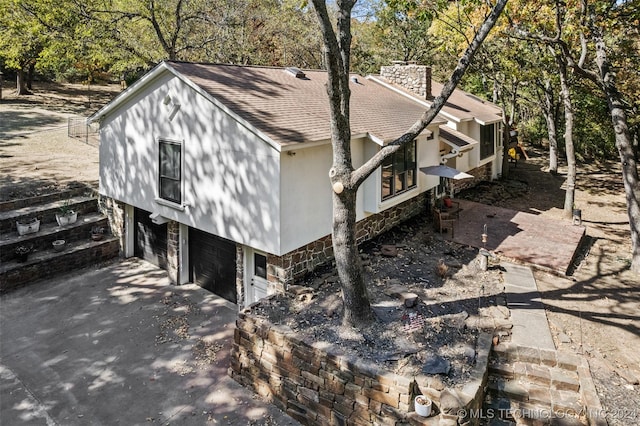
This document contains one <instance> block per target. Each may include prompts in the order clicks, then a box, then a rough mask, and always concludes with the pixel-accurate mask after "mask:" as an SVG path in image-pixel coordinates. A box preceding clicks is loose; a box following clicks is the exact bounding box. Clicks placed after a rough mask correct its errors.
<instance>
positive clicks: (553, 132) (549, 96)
mask: <svg viewBox="0 0 640 426" xmlns="http://www.w3.org/2000/svg"><path fill="white" fill-rule="evenodd" d="M543 93H544V102H543V104H542V112H543V114H544V120H545V122H546V123H547V138H548V139H549V173H551V174H554V175H555V174H556V173H558V131H557V129H556V105H555V101H554V96H553V88H552V87H551V81H549V80H547V81H545V84H544V89H543Z"/></svg>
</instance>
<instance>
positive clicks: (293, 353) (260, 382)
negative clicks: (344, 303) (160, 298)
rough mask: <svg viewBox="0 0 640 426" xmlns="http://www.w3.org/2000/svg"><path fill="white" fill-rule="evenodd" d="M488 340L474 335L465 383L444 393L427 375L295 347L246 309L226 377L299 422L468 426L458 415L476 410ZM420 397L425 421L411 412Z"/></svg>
mask: <svg viewBox="0 0 640 426" xmlns="http://www.w3.org/2000/svg"><path fill="white" fill-rule="evenodd" d="M491 339H492V334H490V333H486V332H485V333H481V334H480V336H479V337H478V342H477V345H476V353H477V355H476V363H475V366H474V367H473V369H472V370H471V375H470V381H469V382H468V383H466V384H465V385H464V386H461V387H460V388H459V389H449V388H445V387H444V386H443V385H442V382H441V381H440V380H439V379H438V378H437V377H435V376H402V375H398V374H395V373H393V372H390V371H387V370H384V369H382V368H380V367H379V364H377V363H374V362H369V361H365V360H362V359H358V358H354V357H351V356H347V355H344V354H343V353H342V352H341V350H340V348H338V347H335V346H332V345H330V344H328V343H325V342H307V341H303V340H302V339H301V338H300V337H299V336H298V335H297V334H296V333H294V332H293V331H291V330H290V329H289V328H288V327H285V326H279V325H274V324H271V323H269V322H267V321H266V320H264V319H262V318H258V317H256V316H254V315H252V313H251V310H250V308H249V309H247V310H246V311H245V312H241V313H240V314H239V316H238V320H237V322H236V330H235V338H234V344H233V348H232V351H231V367H230V369H229V374H230V375H231V377H233V378H234V379H235V380H236V381H238V382H239V383H240V384H242V385H244V386H246V387H249V388H251V389H253V390H254V391H255V392H256V393H258V394H259V395H261V396H263V397H265V398H267V399H268V400H269V401H270V402H271V403H273V404H274V405H276V406H277V407H279V408H280V409H281V410H282V411H284V412H286V413H287V414H288V415H290V416H291V417H293V418H294V419H296V420H297V421H299V422H301V423H302V424H327V425H344V424H350V425H370V424H384V425H400V424H414V425H429V424H438V425H441V426H444V425H459V424H464V425H467V424H469V425H471V424H477V421H478V419H469V418H459V414H460V413H470V412H473V410H478V409H480V407H481V405H482V401H483V398H484V388H485V386H486V385H487V380H488V358H489V351H490V350H491V344H492V341H491ZM420 394H424V395H427V396H429V397H430V398H431V399H432V401H433V406H434V408H433V413H432V415H431V417H428V418H425V417H420V416H418V415H417V414H416V413H415V412H414V406H413V400H414V397H415V396H417V395H420Z"/></svg>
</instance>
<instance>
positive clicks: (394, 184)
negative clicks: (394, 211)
mask: <svg viewBox="0 0 640 426" xmlns="http://www.w3.org/2000/svg"><path fill="white" fill-rule="evenodd" d="M416 158H417V155H416V141H411V142H410V143H408V144H406V145H404V146H402V147H401V148H400V149H399V150H397V151H396V152H395V153H394V154H393V155H391V156H390V157H388V158H387V159H386V160H385V161H384V162H383V163H382V166H381V168H382V200H386V199H389V198H391V197H394V196H396V195H398V194H401V193H403V192H405V191H407V190H409V189H411V188H415V187H416V185H417V184H418V178H417V169H416V167H417V162H416Z"/></svg>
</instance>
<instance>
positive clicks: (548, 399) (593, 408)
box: [481, 343, 606, 425]
mask: <svg viewBox="0 0 640 426" xmlns="http://www.w3.org/2000/svg"><path fill="white" fill-rule="evenodd" d="M600 410H601V406H600V402H599V400H598V398H597V394H596V393H595V387H594V386H593V381H592V379H591V374H590V371H589V365H588V363H587V361H586V359H584V358H583V357H580V356H577V355H573V354H569V353H565V352H558V351H552V350H547V349H538V348H529V347H523V346H519V345H512V344H505V343H500V344H498V345H496V346H494V347H493V350H492V352H491V358H490V361H489V383H488V387H487V396H486V398H485V405H484V407H483V413H482V415H483V416H481V417H483V419H484V422H482V423H481V424H486V425H503V424H511V425H513V424H515V425H534V424H554V425H555V424H557V425H599V424H602V423H601V421H604V419H598V418H590V417H589V413H599V412H601V411H600ZM604 424H606V423H604Z"/></svg>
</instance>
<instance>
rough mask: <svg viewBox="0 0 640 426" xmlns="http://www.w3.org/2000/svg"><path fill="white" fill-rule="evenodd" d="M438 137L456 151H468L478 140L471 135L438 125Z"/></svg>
mask: <svg viewBox="0 0 640 426" xmlns="http://www.w3.org/2000/svg"><path fill="white" fill-rule="evenodd" d="M440 139H441V140H442V142H444V143H446V144H447V145H449V146H450V147H451V148H453V149H455V150H456V151H458V152H466V151H469V150H471V149H473V146H474V145H477V144H478V141H477V140H475V139H473V138H472V137H470V136H467V135H465V134H463V133H460V132H458V131H457V130H453V129H451V128H449V127H447V128H445V127H444V126H440Z"/></svg>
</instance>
